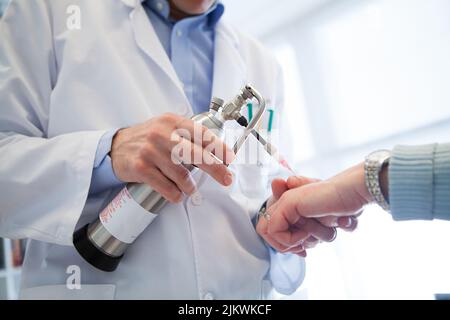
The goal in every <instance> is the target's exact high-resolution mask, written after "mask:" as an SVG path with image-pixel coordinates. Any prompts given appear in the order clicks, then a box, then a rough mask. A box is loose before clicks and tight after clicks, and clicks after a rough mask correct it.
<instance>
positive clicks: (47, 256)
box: [0, 0, 304, 299]
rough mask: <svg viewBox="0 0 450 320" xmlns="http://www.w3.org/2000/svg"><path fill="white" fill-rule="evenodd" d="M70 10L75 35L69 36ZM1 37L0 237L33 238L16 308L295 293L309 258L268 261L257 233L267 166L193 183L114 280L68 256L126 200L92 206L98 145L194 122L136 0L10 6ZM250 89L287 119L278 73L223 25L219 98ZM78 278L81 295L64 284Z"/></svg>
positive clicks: (98, 198)
mask: <svg viewBox="0 0 450 320" xmlns="http://www.w3.org/2000/svg"><path fill="white" fill-rule="evenodd" d="M70 5H76V6H78V8H80V12H81V20H80V22H81V24H80V29H77V28H75V29H74V28H68V20H67V19H68V17H69V15H68V13H67V9H68V7H69V6H70ZM0 39H1V40H0V236H1V237H9V238H28V239H30V240H29V242H28V245H27V251H26V257H25V262H24V266H23V273H22V284H21V288H22V289H21V297H22V298H68V299H76V298H84V299H90V298H98V299H102V298H104V299H114V298H116V299H133V298H137V299H152V298H153V299H156V298H157V299H164V298H168V299H175V298H177V299H184V298H192V299H203V298H205V299H211V298H212V299H227V298H228V299H248V298H251V299H259V298H267V297H269V295H270V292H271V289H272V288H273V287H275V288H276V289H278V290H279V291H281V292H285V293H289V292H292V291H293V290H295V289H296V288H297V287H298V286H299V285H300V283H301V281H302V279H303V276H304V262H303V259H301V258H299V257H297V256H292V255H281V254H277V255H273V254H272V255H271V253H270V251H269V249H268V247H267V246H266V245H265V243H264V241H263V240H262V239H261V238H260V237H259V236H258V235H257V233H256V231H255V227H254V225H253V223H252V219H253V217H254V216H255V214H256V212H257V210H258V208H259V206H260V205H261V204H262V202H263V201H264V200H265V199H266V198H267V197H268V196H269V195H270V190H269V189H268V186H269V184H268V182H269V181H265V180H267V179H269V176H268V175H267V174H265V172H263V171H264V170H265V169H266V168H264V166H257V165H251V164H250V165H245V164H244V165H238V164H237V165H231V166H230V169H231V170H232V171H234V174H235V181H234V183H233V185H232V186H231V187H223V186H221V185H219V184H218V183H216V182H215V181H214V180H212V179H211V178H209V177H208V176H207V175H206V174H204V173H199V174H196V175H195V179H196V181H197V184H198V188H199V193H198V194H197V196H196V198H195V199H191V198H189V197H188V198H186V199H185V200H184V201H183V202H182V203H180V204H169V205H167V206H166V207H165V208H164V209H163V211H162V213H161V214H160V215H159V216H158V217H157V218H156V219H155V220H154V221H153V222H152V224H151V225H150V226H149V227H148V228H147V229H146V230H145V231H144V233H143V234H142V235H141V236H140V237H139V238H138V239H137V240H136V242H135V243H134V244H133V245H132V246H131V247H130V248H129V249H128V251H127V252H126V253H125V257H124V258H123V259H122V262H121V263H120V265H119V267H118V268H117V270H116V271H115V272H112V273H107V272H102V271H99V270H97V269H95V268H94V267H92V266H90V265H89V264H87V263H86V262H85V261H84V260H83V259H82V258H81V257H80V256H79V255H78V253H77V252H76V250H75V249H74V247H73V245H72V234H73V232H74V230H75V229H76V228H79V227H81V226H83V225H85V224H86V223H89V222H91V221H93V220H94V219H95V218H96V216H97V215H98V213H99V212H100V211H101V209H102V208H104V206H105V205H106V204H107V203H108V202H109V201H110V200H111V199H112V198H113V197H114V195H115V194H116V193H117V192H118V190H117V189H115V190H110V191H106V192H103V193H101V194H98V195H95V196H89V197H88V190H89V186H90V181H91V175H92V168H93V163H94V157H95V153H96V149H97V144H98V142H99V139H100V138H101V136H102V135H103V134H104V133H105V132H106V131H108V130H110V129H112V128H120V127H126V126H131V125H134V124H137V123H140V122H143V121H145V120H146V119H148V118H151V117H155V116H157V115H160V114H162V113H165V112H173V113H177V114H180V115H183V116H186V117H190V116H191V115H192V109H191V107H190V105H189V102H188V100H187V98H186V96H185V95H184V93H183V89H182V84H181V82H180V80H179V79H178V78H177V75H176V73H175V71H174V69H173V67H172V66H171V63H170V60H169V58H168V57H167V55H166V53H165V52H164V49H163V47H162V46H161V45H160V43H159V40H158V38H157V35H156V34H155V32H154V30H153V27H152V25H151V22H150V20H149V19H148V16H147V15H146V13H145V11H144V9H143V7H142V4H141V1H140V0H136V1H135V0H95V1H93V0H70V1H69V0H33V1H28V0H13V1H12V3H11V4H10V6H9V8H8V9H7V10H6V13H5V16H4V17H3V19H2V21H1V22H0ZM246 83H252V84H253V85H254V86H255V87H256V88H257V89H258V90H259V91H261V92H262V94H263V95H264V96H265V97H266V98H268V99H270V101H271V106H273V107H275V109H276V112H277V114H279V113H280V110H279V109H280V107H281V106H282V103H283V101H282V96H281V93H282V90H283V88H282V84H281V74H280V70H279V67H278V65H277V63H276V62H275V60H274V59H273V58H272V57H271V56H270V55H269V54H268V53H267V52H266V50H264V49H263V48H262V47H261V46H260V45H259V44H257V43H256V42H255V41H253V40H251V39H249V38H247V37H245V36H243V35H241V34H240V33H238V32H237V31H235V30H233V29H232V28H230V27H228V26H227V25H226V24H225V23H223V22H221V23H219V25H218V26H217V33H216V48H215V64H214V83H213V96H217V97H220V98H222V99H225V100H227V99H230V98H232V97H233V96H234V95H236V94H237V93H238V92H239V90H240V89H241V88H242V87H243V85H245V84H246ZM275 120H277V119H275ZM275 126H276V125H275ZM262 177H265V178H262ZM71 266H76V267H75V268H78V267H79V270H80V280H81V289H70V288H68V287H67V286H66V283H67V282H68V278H69V276H70V275H71V274H72V272H73V270H74V269H73V268H74V267H71ZM275 273H276V274H277V275H278V276H277V277H275V276H274V274H275ZM280 275H281V276H280Z"/></svg>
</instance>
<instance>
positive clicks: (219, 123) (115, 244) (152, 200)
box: [74, 85, 265, 271]
mask: <svg viewBox="0 0 450 320" xmlns="http://www.w3.org/2000/svg"><path fill="white" fill-rule="evenodd" d="M251 98H256V99H257V100H258V102H259V104H260V110H259V112H258V113H257V114H256V116H255V118H254V119H253V120H252V121H251V122H250V124H249V125H248V128H247V129H246V130H245V132H244V134H243V136H242V137H241V138H240V139H238V141H236V144H235V146H234V148H233V150H234V152H235V153H236V152H237V150H239V148H240V146H241V145H242V144H243V143H244V141H245V139H246V138H247V136H248V134H249V132H250V131H249V130H250V129H252V128H253V127H255V126H256V124H257V123H258V122H259V120H260V119H261V116H262V114H263V112H264V110H265V102H264V99H263V98H262V97H261V96H260V95H259V93H258V92H257V91H256V90H255V89H253V88H252V87H251V86H249V85H247V86H245V88H243V89H242V91H241V93H240V94H238V95H237V96H236V97H234V99H233V100H232V101H231V102H229V103H227V104H226V105H224V101H223V100H221V99H219V98H213V99H212V101H211V105H210V110H209V111H208V112H205V113H202V114H199V115H196V116H194V117H192V120H193V121H195V122H196V123H199V124H201V125H203V126H204V127H206V128H208V129H209V130H211V131H212V132H213V133H214V134H215V135H216V136H218V137H222V135H223V125H224V122H225V121H228V120H237V119H238V118H239V117H242V116H241V115H240V110H241V108H242V107H243V106H244V105H245V103H246V101H247V100H248V99H251ZM186 168H187V169H189V170H190V171H194V170H198V169H197V168H196V167H195V166H193V165H186ZM126 188H127V191H128V194H129V195H130V196H131V197H132V199H133V200H134V201H135V202H136V203H138V204H139V205H140V206H141V207H142V208H144V209H145V210H147V211H148V212H151V213H152V214H159V212H160V211H161V209H162V208H163V207H164V205H165V204H166V203H167V200H165V199H164V197H163V196H162V195H160V194H159V193H158V192H156V191H155V190H153V189H152V188H151V187H150V186H148V185H146V184H139V183H129V184H128V185H127V186H126ZM127 223H128V222H127ZM129 223H133V221H129ZM144 227H145V226H144ZM74 245H75V247H76V249H77V250H78V252H79V253H80V254H81V255H82V256H83V257H84V258H85V259H86V261H88V262H89V263H91V264H92V265H94V266H96V267H97V268H99V269H101V270H104V271H114V270H115V269H116V267H117V266H118V264H119V262H120V259H121V258H122V256H123V254H124V252H125V251H126V249H127V248H128V246H129V245H130V243H125V242H122V241H120V240H119V239H117V238H116V237H114V236H113V235H112V234H111V233H110V232H109V231H108V230H107V229H106V227H105V226H104V225H103V223H102V222H101V221H100V218H97V219H96V220H95V221H94V222H92V223H90V224H89V225H86V226H85V227H83V228H81V229H79V230H77V231H76V232H75V233H74Z"/></svg>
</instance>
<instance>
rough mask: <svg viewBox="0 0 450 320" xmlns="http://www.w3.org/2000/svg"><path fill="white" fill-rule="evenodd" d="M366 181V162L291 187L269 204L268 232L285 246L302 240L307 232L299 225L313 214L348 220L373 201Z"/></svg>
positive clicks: (320, 217) (341, 221)
mask: <svg viewBox="0 0 450 320" xmlns="http://www.w3.org/2000/svg"><path fill="white" fill-rule="evenodd" d="M371 200H372V199H371V196H370V194H369V192H368V190H367V187H366V186H365V182H364V164H360V165H358V166H355V167H353V168H350V169H349V170H346V171H344V172H342V173H341V174H339V175H337V176H335V177H333V178H330V179H328V180H325V181H316V182H313V183H310V184H306V185H303V186H300V187H298V188H295V189H291V190H288V191H286V192H284V193H283V195H282V196H281V197H280V198H279V200H278V201H277V202H276V203H274V204H273V205H272V206H270V208H268V211H267V215H268V216H270V220H269V223H268V225H267V230H266V233H267V236H268V237H270V238H271V239H273V241H276V242H278V243H280V244H283V245H285V246H287V245H292V244H295V243H298V242H299V241H302V240H303V239H304V237H305V235H304V232H303V231H302V230H301V229H300V230H299V229H298V228H297V227H296V226H298V225H303V224H305V223H306V221H308V219H311V218H317V219H324V218H323V217H329V216H334V217H335V219H337V222H338V224H342V223H344V224H347V223H345V221H344V220H346V221H347V222H349V221H350V220H349V219H352V216H355V215H358V214H359V213H361V212H362V209H363V207H364V205H366V204H368V203H370V202H371ZM327 219H328V218H327Z"/></svg>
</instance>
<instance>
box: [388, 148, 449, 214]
mask: <svg viewBox="0 0 450 320" xmlns="http://www.w3.org/2000/svg"><path fill="white" fill-rule="evenodd" d="M389 201H390V206H391V213H392V217H393V218H394V220H433V219H443V220H450V144H429V145H422V146H396V147H395V148H394V150H393V152H392V157H391V160H390V163H389Z"/></svg>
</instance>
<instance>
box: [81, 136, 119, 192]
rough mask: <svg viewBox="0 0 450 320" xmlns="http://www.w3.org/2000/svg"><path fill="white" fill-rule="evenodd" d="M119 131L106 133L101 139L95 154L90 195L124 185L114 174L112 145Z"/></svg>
mask: <svg viewBox="0 0 450 320" xmlns="http://www.w3.org/2000/svg"><path fill="white" fill-rule="evenodd" d="M117 130H118V129H114V130H110V131H108V132H106V133H105V134H104V135H103V136H102V137H101V139H100V142H99V144H98V147H97V151H96V153H95V160H94V168H93V171H92V179H91V185H90V187H89V195H91V194H95V193H100V192H102V191H105V190H108V189H110V188H113V187H117V186H120V185H122V184H124V183H123V182H122V181H120V180H119V179H118V178H117V177H116V175H115V174H114V171H113V168H112V162H111V157H110V156H109V155H108V154H109V152H110V151H111V143H112V139H113V137H114V135H115V134H116V132H117Z"/></svg>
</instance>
